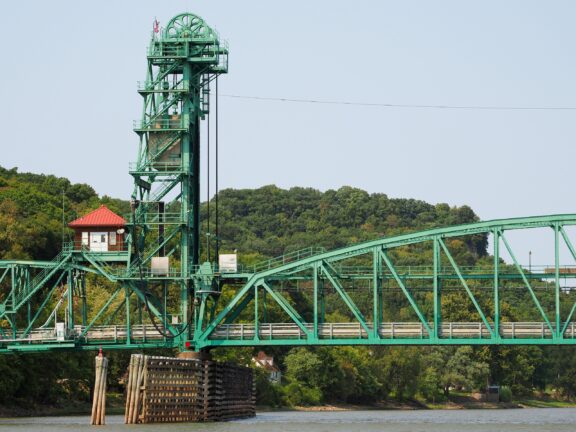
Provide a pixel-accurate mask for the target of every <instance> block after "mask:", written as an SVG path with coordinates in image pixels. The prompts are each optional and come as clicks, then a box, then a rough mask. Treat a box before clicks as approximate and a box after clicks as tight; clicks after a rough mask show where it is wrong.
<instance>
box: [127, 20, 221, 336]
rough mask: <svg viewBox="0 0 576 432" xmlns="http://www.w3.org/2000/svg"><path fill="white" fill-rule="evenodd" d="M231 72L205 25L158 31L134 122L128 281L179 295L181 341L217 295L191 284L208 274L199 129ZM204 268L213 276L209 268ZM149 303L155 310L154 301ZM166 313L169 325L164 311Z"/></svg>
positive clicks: (188, 23)
mask: <svg viewBox="0 0 576 432" xmlns="http://www.w3.org/2000/svg"><path fill="white" fill-rule="evenodd" d="M156 26H157V24H156ZM227 71H228V49H227V45H226V44H225V43H224V42H223V41H221V40H220V38H219V36H218V34H217V33H216V32H215V31H214V30H213V29H211V28H210V27H208V25H206V23H205V22H204V21H203V20H202V19H201V18H199V17H198V16H195V15H193V14H190V13H183V14H180V15H177V16H175V17H174V18H172V19H171V20H170V21H169V22H168V24H167V25H166V28H165V29H164V30H163V31H162V32H158V28H157V27H155V29H154V33H153V36H152V40H151V42H150V46H149V48H148V69H147V77H146V81H144V82H142V83H139V88H138V91H139V93H140V94H141V95H142V96H143V98H144V109H143V113H142V119H141V120H140V121H137V122H135V129H134V130H135V132H136V133H137V134H138V135H139V138H140V145H139V148H138V160H137V162H136V164H135V165H134V166H133V167H131V170H130V174H131V175H132V176H133V177H134V192H133V194H132V201H131V209H132V215H131V222H130V235H131V238H132V239H133V241H132V248H131V251H130V254H131V257H130V259H129V260H128V263H129V269H128V275H130V276H131V277H130V278H129V279H130V280H131V281H132V283H135V284H136V285H138V287H139V290H140V291H141V292H143V293H144V294H145V295H148V294H150V293H151V290H153V289H154V288H156V289H158V288H159V287H158V285H160V288H161V289H162V291H163V295H162V296H160V297H161V298H164V302H166V301H167V300H166V296H167V294H168V295H169V293H173V292H174V290H177V291H178V293H179V295H176V296H175V297H176V298H179V299H180V316H179V317H176V316H175V317H173V319H172V321H171V322H172V323H175V324H176V323H179V324H180V326H183V328H182V329H181V330H180V331H178V333H177V334H178V337H179V338H180V339H182V340H188V339H189V338H190V332H191V329H193V327H194V326H192V325H189V324H190V323H191V321H193V320H194V316H196V317H198V316H199V315H201V314H203V313H204V311H205V309H206V303H207V302H208V301H209V299H210V297H211V296H213V295H217V294H218V293H217V290H212V287H211V282H210V280H209V279H208V284H207V286H204V284H203V282H204V279H203V278H200V279H198V280H196V281H197V286H194V284H193V280H194V279H193V278H192V276H193V275H195V274H196V273H198V271H199V270H200V269H201V266H200V238H201V236H200V174H201V170H200V139H201V133H200V126H201V121H202V120H204V119H205V116H207V115H209V112H210V86H211V83H212V82H213V81H215V80H217V79H218V76H219V75H220V74H223V73H226V72H227ZM208 133H209V132H208ZM203 268H205V269H206V270H207V272H208V273H211V264H210V263H208V262H207V263H205V264H204V267H203ZM134 275H137V276H138V277H139V279H138V280H136V281H135V280H134V277H133V276H134ZM191 296H193V297H194V301H193V302H192V305H193V306H194V309H195V313H194V314H191V313H190V310H189V309H190V306H191V305H190V302H189V299H190V297H191ZM145 301H146V303H147V307H148V308H149V307H150V304H149V303H150V302H149V300H148V297H145ZM212 303H215V302H212ZM160 309H162V310H163V311H164V312H163V315H164V316H163V319H168V317H167V314H166V312H165V310H166V307H165V305H164V306H162V307H161V308H160ZM167 324H168V323H167V322H165V323H164V327H167ZM170 337H172V338H174V335H173V334H172V335H170Z"/></svg>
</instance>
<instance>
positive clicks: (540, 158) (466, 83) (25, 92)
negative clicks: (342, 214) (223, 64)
mask: <svg viewBox="0 0 576 432" xmlns="http://www.w3.org/2000/svg"><path fill="white" fill-rule="evenodd" d="M183 11H189V12H193V13H195V14H197V15H200V16H201V17H203V18H204V19H205V20H206V21H207V23H208V24H209V25H211V26H212V27H213V28H215V29H217V30H218V32H219V33H220V35H221V37H222V38H224V39H226V40H227V41H228V42H229V45H230V67H229V73H228V75H226V76H224V77H222V78H221V79H220V92H221V93H222V94H224V95H240V96H258V97H271V98H276V97H278V98H295V99H316V100H338V101H347V102H359V103H379V104H399V105H444V106H463V105H464V106H492V107H551V108H570V107H572V108H576V86H575V85H574V83H573V80H574V77H575V76H576V57H575V56H574V40H576V26H574V16H576V2H573V1H545V2H544V1H529V0H522V1H514V0H509V1H506V2H502V1H491V0H485V1H475V2H472V1H468V2H462V1H444V0H437V1H433V2H431V1H428V0H422V1H415V0H414V1H413V0H406V1H383V0H380V1H376V0H374V1H368V0H357V1H353V2H352V1H338V0H332V1H324V0H315V1H313V2H312V1H304V0H292V1H289V2H288V1H283V2H282V1H274V2H271V1H264V0H259V1H257V0H244V1H238V0H235V1H233V0H229V1H224V0H209V1H208V0H194V1H192V0H188V1H183V0H178V1H176V0H137V1H136V0H132V1H128V0H123V1H111V0H109V1H103V0H99V1H94V0H85V1H77V0H76V1H74V0H54V1H49V2H48V1H41V0H36V1H26V0H19V1H17V2H15V1H2V2H1V3H0V16H2V18H3V19H2V26H1V27H0V34H1V35H2V37H3V40H4V43H3V44H2V54H3V55H2V60H1V67H0V97H1V98H2V101H3V103H2V104H0V127H1V128H2V131H3V134H2V139H1V140H0V150H1V152H0V165H2V166H4V167H8V168H12V167H18V168H19V170H20V171H31V172H38V173H47V174H55V175H58V176H62V177H68V178H69V179H70V180H71V181H73V182H81V183H88V184H90V185H92V186H93V187H94V188H95V190H96V191H97V192H98V193H99V194H107V195H110V196H113V197H117V198H124V199H127V198H128V197H129V196H130V193H131V191H132V180H131V177H130V176H129V175H128V164H129V162H131V161H134V160H135V158H136V149H137V144H138V138H137V136H136V134H135V133H134V132H133V131H132V126H133V123H132V122H133V120H135V119H138V118H139V117H140V115H141V110H142V98H141V96H139V95H138V93H137V91H136V89H137V86H136V83H137V81H139V80H143V79H144V78H145V71H146V56H145V54H146V51H145V49H146V46H147V45H148V42H149V38H150V34H151V30H152V24H153V21H154V18H157V19H158V20H159V21H160V25H161V26H162V25H163V24H165V23H167V22H168V21H169V19H170V18H171V17H172V16H173V15H175V14H177V13H179V12H183ZM575 116H576V109H573V110H560V109H550V110H488V109H425V108H399V107H374V106H355V105H327V104H305V103H290V102H276V101H257V100H249V99H239V98H230V97H222V98H221V100H220V149H221V150H220V186H221V187H222V188H228V187H232V188H256V187H260V186H263V185H267V184H276V185H278V186H280V187H283V188H289V187H292V186H306V187H313V188H317V189H320V190H327V189H337V188H339V187H341V186H343V185H349V186H354V187H358V188H361V189H364V190H367V191H368V192H370V193H374V192H381V193H386V194H387V195H388V196H389V197H398V198H416V199H422V200H425V201H427V202H430V203H438V202H446V203H448V204H450V205H452V206H453V205H463V204H467V205H469V206H470V207H472V208H473V209H474V211H475V212H476V213H477V214H478V215H479V216H480V218H481V219H483V220H488V219H496V218H507V217H515V216H529V215H541V214H554V213H573V212H574V210H575V209H574V207H575V204H574V201H573V199H572V195H573V191H572V186H571V185H572V176H573V166H574V160H575V156H576V146H575V145H574V144H575V138H576V122H575V121H574V120H575ZM537 246H538V245H535V247H537ZM535 253H537V252H535ZM523 255H526V253H525V252H523ZM543 257H544V256H543ZM546 258H547V257H546Z"/></svg>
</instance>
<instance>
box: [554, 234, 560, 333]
mask: <svg viewBox="0 0 576 432" xmlns="http://www.w3.org/2000/svg"><path fill="white" fill-rule="evenodd" d="M554 282H555V296H554V303H555V308H554V309H555V315H556V337H557V338H561V337H562V332H561V327H560V326H561V319H560V225H559V224H558V223H555V224H554Z"/></svg>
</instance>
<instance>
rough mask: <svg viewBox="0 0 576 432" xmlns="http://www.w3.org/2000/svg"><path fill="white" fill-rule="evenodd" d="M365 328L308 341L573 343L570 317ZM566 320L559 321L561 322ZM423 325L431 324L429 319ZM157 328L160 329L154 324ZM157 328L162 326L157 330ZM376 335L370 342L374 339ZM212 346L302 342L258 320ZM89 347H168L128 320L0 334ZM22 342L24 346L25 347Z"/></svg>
mask: <svg viewBox="0 0 576 432" xmlns="http://www.w3.org/2000/svg"><path fill="white" fill-rule="evenodd" d="M368 324H369V326H368V330H369V332H367V331H366V329H365V328H364V327H363V326H362V325H360V324H359V323H324V324H319V325H318V335H317V338H316V342H315V343H314V344H316V345H318V344H320V345H321V344H323V342H325V344H327V345H337V344H338V341H339V340H342V341H344V340H346V343H349V341H350V340H355V341H356V342H355V344H358V345H363V344H365V345H372V344H381V345H386V344H390V345H396V344H399V343H401V342H402V341H406V342H407V343H409V342H413V341H418V340H420V341H422V342H425V343H428V344H436V343H440V344H450V343H451V342H452V343H454V344H460V343H463V342H466V343H470V341H471V340H474V341H476V342H475V343H480V344H482V343H485V344H492V343H500V344H518V343H530V341H535V340H536V341H539V342H540V343H545V344H547V343H559V344H560V343H564V344H576V322H570V323H568V324H567V325H566V330H565V331H564V334H563V337H562V341H558V340H555V328H554V326H553V325H551V326H550V327H549V326H548V325H547V324H546V323H545V322H514V323H502V324H501V326H500V332H499V337H498V338H494V337H492V335H491V333H490V330H489V329H488V328H487V327H486V325H485V324H484V323H481V322H447V323H442V326H441V328H440V329H439V330H440V331H439V334H438V338H437V339H435V338H434V335H433V334H432V335H431V334H430V333H429V332H428V330H427V328H426V326H425V325H424V324H423V323H421V322H389V323H383V324H381V325H380V327H379V330H378V335H377V336H375V335H374V333H373V326H372V324H371V323H368ZM565 324H566V323H563V324H562V325H563V326H564V325H565ZM428 327H429V328H430V329H431V330H432V332H433V329H434V324H433V323H428ZM305 328H306V330H307V331H308V332H310V334H313V332H314V326H313V324H306V325H305ZM160 330H162V329H160ZM162 331H163V330H162ZM375 338H376V341H375ZM210 340H211V341H213V342H214V343H215V345H246V346H252V345H261V344H274V345H300V344H302V343H304V342H308V337H307V334H306V332H304V330H303V329H302V328H300V327H299V326H298V325H297V324H294V323H259V325H258V331H257V334H256V326H255V325H254V324H222V325H220V326H218V327H217V328H216V329H215V331H214V332H212V334H211V335H210ZM80 344H81V345H82V346H83V347H85V348H87V349H90V348H91V347H92V348H93V349H96V348H98V347H99V346H101V345H105V346H106V347H108V348H114V347H115V346H116V347H128V348H130V347H131V348H138V347H143V346H172V345H173V344H172V341H171V339H170V338H167V337H165V335H164V334H162V333H161V332H159V331H158V329H157V328H156V327H155V326H154V325H152V324H144V325H133V326H131V327H130V336H129V337H128V331H127V328H126V326H121V325H117V326H116V325H109V326H93V327H92V328H90V329H88V330H86V328H85V327H82V326H75V327H74V329H72V330H68V331H67V332H65V334H57V331H56V328H53V327H51V328H39V329H34V330H32V331H30V332H29V333H28V334H26V335H24V332H18V333H16V334H15V335H13V337H6V336H5V337H0V349H4V350H10V351H14V350H30V349H33V348H34V347H36V348H39V346H42V348H43V349H58V348H62V347H64V348H66V347H74V346H76V345H80ZM26 347H27V348H26Z"/></svg>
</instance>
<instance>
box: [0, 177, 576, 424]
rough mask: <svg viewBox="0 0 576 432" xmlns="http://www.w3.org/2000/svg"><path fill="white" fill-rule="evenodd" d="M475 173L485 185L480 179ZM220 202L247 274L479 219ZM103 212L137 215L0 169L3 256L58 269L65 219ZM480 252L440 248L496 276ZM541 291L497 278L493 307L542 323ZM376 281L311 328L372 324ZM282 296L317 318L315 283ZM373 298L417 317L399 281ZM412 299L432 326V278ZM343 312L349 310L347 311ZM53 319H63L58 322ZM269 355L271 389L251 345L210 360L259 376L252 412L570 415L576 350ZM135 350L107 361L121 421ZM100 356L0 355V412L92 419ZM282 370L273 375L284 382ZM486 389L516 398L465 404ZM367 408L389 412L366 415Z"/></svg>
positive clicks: (478, 244)
mask: <svg viewBox="0 0 576 432" xmlns="http://www.w3.org/2000/svg"><path fill="white" fill-rule="evenodd" d="M477 175H478V176H481V173H480V172H479V173H478V174H477ZM54 191H65V194H64V196H62V195H61V194H60V192H58V193H57V194H56V193H54ZM219 200H220V201H219V202H220V207H219V208H220V211H219V212H220V213H219V214H220V225H219V226H220V227H221V231H220V232H221V243H220V249H219V250H220V251H222V252H223V253H231V252H232V251H236V252H237V253H238V260H239V263H240V264H242V265H245V266H251V265H254V264H257V263H259V262H263V261H266V260H268V259H271V258H273V257H278V256H282V255H284V254H287V253H292V252H294V251H297V250H301V249H303V248H309V247H311V246H314V247H322V248H324V249H326V250H334V249H336V248H339V247H342V246H345V245H350V244H355V243H360V242H365V241H369V240H373V239H376V238H382V237H392V236H396V235H402V234H406V233H413V232H417V231H422V230H425V229H432V228H437V227H447V226H453V225H461V224H467V223H472V222H477V221H479V217H478V216H477V215H476V214H475V213H474V211H473V210H472V209H471V208H470V207H468V206H465V205H463V206H460V207H455V206H450V205H448V204H445V203H438V204H429V203H426V202H424V201H419V200H414V199H404V198H389V197H388V196H387V195H385V194H383V193H373V194H370V193H368V192H366V191H363V190H360V189H357V188H353V187H349V186H343V187H341V188H340V189H338V190H327V191H325V192H321V191H318V190H315V189H312V188H302V187H293V188H291V189H288V190H286V189H281V188H278V187H276V186H274V185H269V186H263V187H261V188H258V189H239V190H234V189H224V190H222V191H221V192H220V194H219ZM63 201H64V208H65V212H66V213H65V214H64V218H63V215H62V207H63V206H62V204H63ZM102 204H105V205H107V206H108V208H110V209H111V210H112V211H114V212H115V213H118V214H129V213H130V211H131V209H130V203H129V202H128V201H123V200H120V199H114V198H111V197H107V196H103V197H100V196H98V194H97V193H96V192H95V191H94V189H93V188H92V187H90V186H89V185H86V184H72V183H70V181H69V180H67V179H65V178H58V177H55V176H50V175H43V174H32V173H19V172H18V170H17V169H16V168H13V169H6V168H2V167H0V227H6V228H8V229H1V228H0V259H2V260H4V259H11V260H12V259H19V260H51V259H53V257H54V256H56V255H57V254H58V252H59V250H60V248H61V242H62V236H63V234H64V237H66V236H71V235H72V233H71V232H69V231H67V230H66V229H65V230H64V233H63V229H62V228H63V226H62V225H63V223H62V220H63V219H64V220H66V221H71V220H74V219H76V218H78V217H79V216H81V215H84V214H86V213H88V212H89V211H91V210H93V209H95V208H98V207H99V206H100V205H102ZM200 212H201V220H202V221H204V222H203V224H202V225H201V226H200V227H199V229H200V231H201V232H206V231H207V230H208V226H207V223H206V220H207V217H208V212H207V205H206V203H203V204H202V206H201V208H200ZM488 245H489V241H488V237H487V235H485V234H478V235H470V236H466V237H465V238H453V239H449V240H446V247H447V248H448V249H449V250H450V254H451V255H452V257H453V260H454V261H455V262H456V263H457V264H458V265H459V266H462V267H463V268H464V267H466V268H475V267H478V268H483V269H484V268H486V269H489V268H491V266H493V264H494V257H493V256H492V255H491V254H490V248H489V247H488ZM202 248H203V249H202V250H201V251H200V252H201V255H202V256H203V258H202V259H204V257H206V250H204V249H205V245H204V243H202ZM390 254H391V255H390V258H391V259H392V261H393V262H394V265H395V266H397V267H398V268H401V267H406V266H409V267H412V266H415V267H418V266H429V265H430V263H431V259H432V255H433V248H432V245H431V244H418V245H407V246H405V247H401V248H398V249H395V250H393V251H390ZM444 262H446V261H445V257H444ZM345 264H346V265H349V266H353V267H356V266H360V267H362V266H364V265H368V266H370V265H372V258H371V257H368V256H366V257H353V258H351V259H350V260H346V262H345ZM500 268H501V271H502V272H506V271H508V269H512V270H513V271H514V272H516V270H514V266H511V265H510V264H506V263H505V262H504V261H502V262H501V267H500ZM89 282H90V283H89V284H87V288H86V297H87V298H88V299H89V302H88V304H87V310H86V312H87V319H88V321H90V320H92V319H93V318H95V317H97V314H98V311H100V309H101V308H103V307H104V306H105V304H106V299H108V298H109V297H110V296H111V294H112V293H113V292H114V290H115V289H116V286H115V285H114V284H113V283H112V282H111V281H109V280H107V279H105V278H98V277H96V276H94V278H93V279H91V280H90V281H89ZM535 282H536V281H535ZM537 282H538V283H537V287H536V286H535V287H536V288H537V290H536V294H534V293H532V294H531V293H530V291H529V290H527V289H526V287H525V286H524V285H523V284H522V283H521V282H516V281H504V282H502V284H501V290H500V293H501V296H500V297H499V303H500V306H499V310H500V318H501V321H502V322H531V321H534V319H535V317H540V316H541V314H540V312H539V311H538V308H537V307H536V306H535V304H534V303H535V302H534V297H533V295H536V296H537V299H538V303H539V305H540V306H541V308H542V310H544V311H551V312H550V313H553V311H555V308H556V296H555V287H554V284H553V283H550V282H549V281H546V280H539V281H537ZM370 283H371V282H370V281H364V280H362V281H357V282H352V281H348V282H346V284H345V288H346V291H347V292H348V297H349V300H347V301H343V300H344V299H343V297H342V296H341V295H340V294H339V293H338V290H335V289H331V287H330V284H327V286H326V289H325V290H324V288H323V291H322V292H323V294H322V305H323V306H322V308H320V309H321V311H322V312H321V313H322V316H321V317H318V318H321V319H322V320H323V322H326V323H330V322H332V323H358V320H357V316H356V315H357V313H358V312H360V313H362V314H364V315H365V316H371V315H372V314H373V312H374V305H375V303H374V290H372V289H371V285H370ZM280 288H281V289H282V293H283V295H284V296H285V300H286V301H287V302H288V303H289V304H291V305H293V306H297V309H298V313H299V314H300V315H301V316H302V317H303V318H304V319H305V320H308V322H312V320H313V316H314V313H315V309H314V298H313V291H312V287H311V286H310V285H309V284H308V285H307V284H306V283H299V282H293V283H288V282H286V283H284V282H283V285H282V287H280ZM332 288H333V287H332ZM381 288H382V289H381V292H380V294H379V295H380V297H379V298H380V301H379V306H380V308H381V310H380V313H381V315H382V316H383V317H385V321H387V322H416V321H418V320H419V318H418V317H417V314H416V312H415V311H414V308H413V307H412V306H411V302H410V301H409V299H407V298H406V295H405V294H404V292H403V290H402V289H400V287H399V286H398V284H397V283H395V282H394V281H393V280H391V279H388V280H387V281H386V283H384V281H383V282H382V287H381ZM486 288H487V287H486V286H485V285H484V282H482V281H470V283H469V286H468V289H469V290H470V292H473V294H474V296H475V298H476V300H477V303H478V304H480V305H482V308H483V309H484V310H486V311H493V310H494V304H493V303H494V296H493V292H492V289H491V288H490V289H486ZM9 289H10V288H9V287H8V279H6V280H4V281H3V282H0V292H7V291H8V290H9ZM408 289H409V290H410V292H411V298H412V300H411V301H413V302H414V303H415V304H417V305H418V306H419V308H420V311H421V312H422V313H423V314H424V315H425V316H426V317H428V319H432V314H433V312H434V296H433V286H432V282H431V281H430V280H427V281H417V282H414V283H412V284H411V285H410V286H409V287H408ZM441 291H442V295H441V298H440V304H439V306H440V308H441V311H442V313H441V317H442V320H444V321H446V322H479V320H480V318H479V315H478V310H477V307H476V306H475V305H474V304H473V302H472V301H471V299H470V295H469V294H467V291H466V290H465V289H463V287H462V286H461V284H459V282H458V281H456V280H446V281H444V282H443V285H442V290H441ZM236 294H237V288H236V287H235V286H232V285H226V284H225V285H223V286H222V289H221V293H220V300H219V302H220V303H221V305H223V304H226V303H227V302H230V301H231V300H232V299H233V298H234V296H235V295H236ZM561 294H562V296H563V297H562V302H561V305H560V306H561V310H560V315H561V316H562V317H568V316H569V315H570V313H571V308H572V305H573V304H574V302H575V301H576V290H568V291H566V292H564V291H562V293H561ZM58 297H59V296H52V297H51V298H48V299H47V303H46V304H45V306H44V307H43V309H42V310H41V311H40V315H38V322H47V320H50V319H54V320H56V318H57V319H58V321H64V320H65V312H64V310H65V308H59V309H58V305H59V303H58V302H59V300H58ZM264 298H265V297H264ZM35 301H36V300H35ZM38 301H40V299H38ZM134 301H135V300H134ZM347 302H350V303H351V304H353V305H354V306H355V308H350V307H349V306H347V305H346V303H347ZM264 306H265V307H264ZM73 307H74V308H75V316H77V317H78V316H80V314H81V312H80V303H79V302H74V305H73ZM171 307H176V305H173V306H171ZM219 307H220V306H219ZM109 309H110V310H109V311H108V313H109V314H110V315H107V316H106V317H104V316H101V318H100V320H101V322H107V321H106V320H107V319H114V324H116V325H124V324H126V323H127V322H128V321H127V320H126V317H125V316H123V315H122V314H116V315H115V316H114V317H113V318H112V310H113V309H114V308H113V307H110V308H109ZM352 309H354V310H352ZM55 310H56V311H58V312H57V313H58V314H59V315H57V314H52V312H53V311H55ZM66 310H67V309H66ZM116 310H119V309H116ZM131 310H132V313H133V316H132V317H131V318H132V319H131V322H132V323H136V322H141V323H143V324H148V323H151V321H150V320H149V319H148V317H147V316H146V314H142V315H141V316H140V317H139V316H138V314H137V305H136V304H134V305H133V307H132V308H131ZM316 312H318V311H316ZM254 316H255V311H254V308H253V307H249V306H246V307H245V308H244V309H243V310H242V311H239V313H238V314H237V316H236V317H235V318H234V322H235V323H252V322H254ZM550 316H551V315H550ZM260 317H261V320H262V321H261V322H269V323H282V322H288V321H286V320H290V319H291V318H290V317H289V316H288V315H287V314H286V311H285V308H284V307H282V305H281V304H279V303H278V302H277V301H274V299H272V298H270V297H268V298H267V300H262V307H261V314H260ZM536 319H537V320H539V319H540V318H536ZM99 322H100V321H99ZM0 326H2V327H3V328H6V329H8V328H9V327H10V324H9V323H8V322H7V321H6V320H4V322H2V323H0ZM264 349H265V352H262V355H263V356H264V357H266V358H269V359H270V366H273V367H274V368H273V371H274V374H275V375H276V378H274V382H275V383H274V384H272V383H271V378H272V377H271V375H272V374H271V372H270V370H267V369H265V368H263V367H256V365H255V361H254V358H255V356H256V357H257V356H259V355H260V353H259V352H258V349H257V348H254V347H227V348H223V347H221V348H214V349H213V350H212V351H211V354H212V357H213V359H214V360H217V361H230V362H234V363H237V364H242V365H252V366H253V367H254V373H255V381H256V390H257V395H256V400H257V404H258V405H266V406H272V407H285V406H290V407H300V406H305V407H303V408H299V409H302V410H325V411H326V410H334V409H436V408H438V409H476V408H478V409H480V408H520V407H523V406H528V407H558V406H570V407H574V406H576V404H571V403H566V402H561V401H563V400H567V401H569V400H572V401H576V346H539V345H522V346H521V345H515V346H509V345H486V346H482V345H474V346H418V347H417V346H384V345H382V346H346V345H343V346H332V347H328V346H301V347H292V346H267V347H265V348H264ZM175 351H176V350H173V349H165V350H154V354H155V355H167V356H173V355H175ZM139 353H145V354H147V353H148V352H147V351H139ZM131 354H132V352H130V351H123V350H117V351H115V350H112V351H110V352H108V353H106V356H107V357H109V360H110V371H109V375H108V389H109V391H110V392H113V393H115V394H117V395H119V396H118V397H117V398H116V399H117V400H116V401H115V402H114V401H110V404H109V405H108V407H107V412H108V413H122V412H123V410H124V407H123V396H122V395H123V391H124V386H125V376H126V370H127V368H128V364H129V362H130V355H131ZM94 355H95V353H90V352H87V351H76V352H74V351H71V352H42V353H36V354H35V353H33V352H28V353H26V354H17V353H15V354H13V355H4V356H0V416H7V415H71V414H85V413H88V412H89V411H90V406H91V404H90V401H91V394H92V392H93V385H94ZM46 365H50V367H46ZM278 373H281V378H279V379H278V376H277V375H278ZM277 381H279V383H276V382H277ZM493 385H497V386H500V390H501V396H502V400H505V401H512V402H506V403H502V404H489V403H487V402H480V401H478V400H476V399H475V398H474V397H472V395H473V394H474V393H478V392H481V391H484V390H485V389H486V387H487V386H493ZM109 394H111V393H109ZM372 401H386V402H381V403H379V404H370V405H368V406H367V405H366V404H367V403H371V402H372ZM406 401H411V402H406ZM308 407H309V408H308ZM266 409H267V410H268V408H266ZM283 409H285V408H283Z"/></svg>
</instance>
